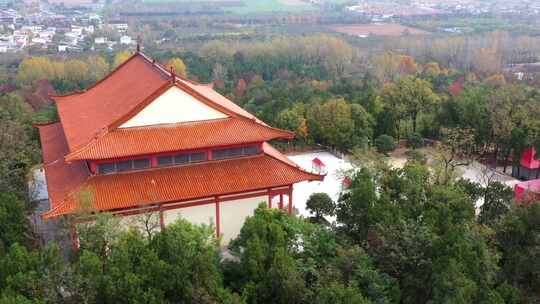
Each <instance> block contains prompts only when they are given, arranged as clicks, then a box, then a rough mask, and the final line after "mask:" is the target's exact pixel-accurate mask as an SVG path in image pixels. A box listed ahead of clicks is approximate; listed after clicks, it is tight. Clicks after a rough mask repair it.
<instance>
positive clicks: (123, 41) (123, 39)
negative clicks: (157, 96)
mask: <svg viewBox="0 0 540 304" xmlns="http://www.w3.org/2000/svg"><path fill="white" fill-rule="evenodd" d="M132 43H133V41H132V39H131V37H129V36H122V37H120V44H132Z"/></svg>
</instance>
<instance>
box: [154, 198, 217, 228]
mask: <svg viewBox="0 0 540 304" xmlns="http://www.w3.org/2000/svg"><path fill="white" fill-rule="evenodd" d="M179 218H183V219H186V220H188V221H189V222H190V223H193V224H197V225H200V224H206V225H211V224H212V225H214V227H215V224H216V205H215V204H213V203H212V204H207V205H202V206H192V207H186V208H180V209H172V210H165V211H164V212H163V222H164V224H165V227H166V226H167V225H170V224H172V223H174V222H176V221H177V220H178V219H179Z"/></svg>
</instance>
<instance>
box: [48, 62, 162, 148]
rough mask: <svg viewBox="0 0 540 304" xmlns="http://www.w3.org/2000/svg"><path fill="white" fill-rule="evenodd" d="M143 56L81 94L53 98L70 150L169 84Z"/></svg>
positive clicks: (85, 142) (160, 72) (119, 68)
mask: <svg viewBox="0 0 540 304" xmlns="http://www.w3.org/2000/svg"><path fill="white" fill-rule="evenodd" d="M168 79H169V77H168V76H167V75H166V74H164V73H163V72H162V71H161V70H159V69H156V68H155V67H154V66H153V65H152V63H151V62H149V61H148V60H146V59H145V58H144V57H142V56H139V55H137V54H136V55H134V56H132V57H131V58H130V59H128V60H127V61H126V62H124V63H123V64H122V65H120V66H119V67H118V68H117V69H116V70H115V71H113V72H112V73H110V74H109V75H108V76H107V77H106V78H104V79H103V80H101V81H100V82H98V83H97V84H95V85H94V86H93V87H91V88H89V89H88V90H87V91H85V92H81V93H76V94H72V95H68V96H63V97H54V100H55V101H56V104H57V107H58V115H59V117H60V121H61V122H62V126H63V127H64V132H65V135H66V139H67V143H68V146H69V149H70V151H75V150H77V149H78V148H80V147H81V146H83V145H86V144H87V143H88V142H89V141H90V140H91V139H92V138H93V137H94V136H95V135H96V134H98V133H100V132H102V130H104V129H106V128H107V127H108V126H109V125H110V124H111V123H113V122H114V121H116V120H118V119H120V118H121V117H123V116H124V115H125V114H126V112H128V111H129V110H131V109H132V108H134V107H136V106H137V105H138V104H140V103H142V102H143V101H144V100H146V99H147V98H148V97H149V96H151V95H152V94H153V93H154V92H156V91H157V90H159V89H160V88H161V87H163V86H164V85H167V84H168V83H169V82H170V81H169V80H168Z"/></svg>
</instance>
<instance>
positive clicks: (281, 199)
mask: <svg viewBox="0 0 540 304" xmlns="http://www.w3.org/2000/svg"><path fill="white" fill-rule="evenodd" d="M279 210H283V193H282V194H280V195H279Z"/></svg>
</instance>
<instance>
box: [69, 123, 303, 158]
mask: <svg viewBox="0 0 540 304" xmlns="http://www.w3.org/2000/svg"><path fill="white" fill-rule="evenodd" d="M293 136H294V135H293V133H290V132H285V131H283V130H279V129H274V128H271V127H269V126H265V125H261V124H257V123H253V121H251V120H247V119H243V118H232V117H229V118H224V119H217V120H206V121H197V122H187V123H179V124H169V125H166V126H157V127H142V128H121V129H116V130H114V131H112V132H109V133H106V134H104V135H103V136H101V137H98V138H96V139H94V140H92V141H91V142H90V143H89V144H88V145H87V146H85V147H83V148H81V149H79V150H78V151H76V152H74V153H71V154H68V156H67V157H66V159H67V160H84V159H86V160H97V159H112V158H122V157H128V156H133V155H148V154H155V153H162V152H174V151H181V150H194V149H203V148H210V147H218V146H226V145H236V144H242V143H259V142H264V141H268V140H273V139H278V138H293Z"/></svg>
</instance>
